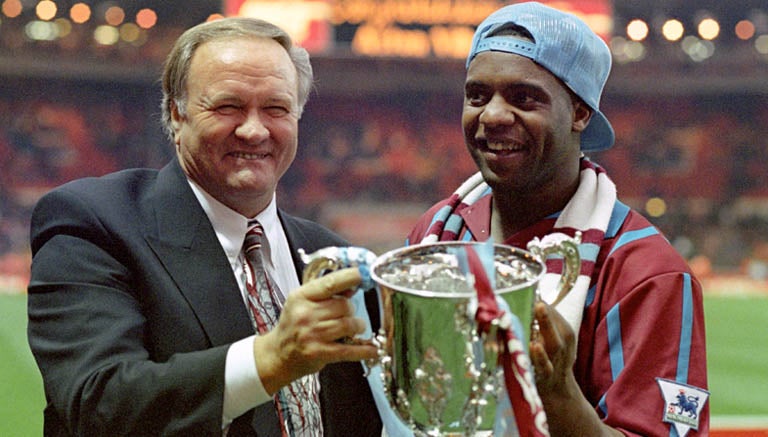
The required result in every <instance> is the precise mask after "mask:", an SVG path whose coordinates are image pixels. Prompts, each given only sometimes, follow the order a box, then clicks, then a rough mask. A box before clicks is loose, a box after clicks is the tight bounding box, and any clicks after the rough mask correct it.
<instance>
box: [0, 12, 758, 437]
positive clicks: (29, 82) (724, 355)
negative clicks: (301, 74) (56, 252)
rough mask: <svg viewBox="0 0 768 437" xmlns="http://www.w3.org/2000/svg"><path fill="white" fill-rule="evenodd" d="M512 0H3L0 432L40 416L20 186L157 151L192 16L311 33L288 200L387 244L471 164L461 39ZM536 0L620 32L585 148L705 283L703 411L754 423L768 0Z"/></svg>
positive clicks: (108, 167) (374, 244)
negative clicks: (598, 144)
mask: <svg viewBox="0 0 768 437" xmlns="http://www.w3.org/2000/svg"><path fill="white" fill-rule="evenodd" d="M505 3H509V2H500V1H493V0H412V1H404V0H326V1H322V0H316V1H309V0H308V1H301V0H291V1H252V0H223V1H212V0H183V1H166V0H164V1H149V0H110V1H101V0H42V1H39V0H0V347H2V348H3V352H2V356H3V358H2V359H0V389H1V390H2V391H0V435H20V436H25V435H40V434H41V428H40V412H41V409H42V404H43V400H42V393H41V382H40V377H39V374H38V373H37V370H36V369H35V367H34V364H33V361H32V358H31V355H30V354H29V351H28V347H27V345H26V336H25V332H24V330H25V326H26V321H25V313H24V311H25V307H24V306H25V301H26V299H25V296H24V290H25V287H26V283H27V281H28V275H29V273H28V272H29V263H30V254H29V246H28V234H29V232H28V226H29V215H30V212H31V208H32V207H33V206H34V203H35V202H36V200H37V199H38V198H39V197H40V195H41V194H43V193H44V192H46V191H47V190H49V189H51V188H52V187H54V186H56V185H59V184H61V183H63V182H65V181H67V180H70V179H72V178H76V177H82V176H88V175H100V174H104V173H107V172H110V171H113V170H117V169H120V168H126V167H136V166H149V167H159V166H162V165H163V164H165V162H167V160H168V159H170V157H171V156H172V155H171V153H172V148H171V146H170V144H169V143H168V141H167V140H166V138H165V136H164V134H163V132H162V130H161V128H160V125H159V122H158V119H159V102H160V93H159V86H158V81H157V80H158V77H159V73H160V68H161V63H162V60H163V58H164V56H165V54H166V53H167V51H168V49H169V47H170V44H171V43H172V41H173V40H174V39H175V38H176V37H177V36H178V35H179V34H180V33H181V32H182V31H183V30H184V29H186V28H188V27H189V26H191V25H194V24H196V23H199V22H202V21H205V20H209V19H215V18H216V17H219V16H223V15H238V14H239V15H253V16H259V17H261V18H264V19H267V20H270V21H273V22H275V23H277V24H280V25H282V26H284V27H285V28H286V29H289V30H290V31H291V33H292V34H293V36H294V38H295V39H296V40H297V41H299V42H300V43H301V44H302V45H303V46H304V47H306V48H307V49H308V50H309V51H310V53H311V54H312V56H313V65H314V66H315V72H316V78H317V82H316V89H315V92H314V93H313V95H312V96H311V98H310V101H309V104H308V105H307V108H306V111H305V115H304V118H303V119H302V122H301V134H300V138H301V145H300V150H299V156H298V157H297V160H296V162H295V164H294V166H293V168H292V169H291V170H290V172H289V174H288V175H287V176H286V178H285V179H284V180H283V183H282V186H281V187H280V203H281V205H282V206H283V207H284V208H286V209H287V210H289V211H291V212H294V213H296V214H299V215H304V216H307V217H310V218H314V219H316V220H318V221H321V222H323V223H325V224H327V225H328V226H330V227H332V228H335V229H337V230H338V231H339V232H341V233H343V234H344V235H346V236H347V237H348V238H349V239H350V240H351V241H352V242H353V243H354V244H357V245H361V246H366V247H369V248H371V249H373V250H375V251H377V252H381V251H384V250H387V249H390V248H394V247H398V246H400V245H401V244H402V242H403V239H404V236H405V234H406V232H407V231H408V230H409V229H410V226H411V224H412V223H413V222H414V220H415V218H416V217H417V216H418V215H419V214H420V213H421V212H423V211H424V209H425V208H426V207H427V206H429V205H430V204H431V203H432V202H434V201H436V200H438V199H440V198H442V197H443V196H445V195H447V194H449V193H450V192H451V191H452V190H453V189H455V188H456V187H457V186H458V184H459V183H460V182H461V181H463V180H464V179H465V178H466V177H467V176H468V175H469V174H471V173H472V172H473V171H474V165H473V164H472V161H471V160H470V159H469V158H468V156H466V153H465V151H464V146H463V143H462V137H461V128H460V125H459V119H460V113H461V100H462V83H463V75H464V65H463V59H464V57H465V55H466V53H467V51H468V46H469V42H470V39H471V35H472V32H473V29H474V26H475V25H477V24H478V23H479V22H480V21H481V20H482V18H484V17H485V16H486V15H487V14H488V13H490V12H491V11H493V10H495V9H497V8H498V7H500V6H501V5H502V4H505ZM545 3H549V4H551V5H552V6H555V7H558V8H561V9H565V10H569V11H572V12H574V13H576V14H578V15H580V16H581V17H583V18H584V19H585V20H586V21H587V22H588V23H589V24H590V26H592V27H593V28H594V29H595V30H596V31H597V32H598V33H599V34H600V35H601V36H602V37H603V38H604V39H605V40H606V42H608V44H609V46H610V47H611V50H612V52H613V55H614V67H613V72H612V75H611V78H610V79H609V81H608V84H607V86H606V90H605V94H604V98H603V102H602V106H603V109H604V112H605V113H606V114H607V116H608V117H609V118H610V119H611V121H612V123H613V125H614V128H615V129H616V137H617V141H616V145H615V147H614V148H613V149H611V150H609V151H606V152H600V153H596V154H593V155H592V158H593V159H594V160H596V161H597V162H599V163H600V164H602V165H603V166H605V167H606V168H607V169H608V171H609V172H610V174H611V175H612V176H613V178H614V179H615V181H616V183H617V185H618V188H619V192H620V195H621V196H622V197H623V198H624V200H625V201H626V202H628V203H630V204H631V205H632V206H634V207H636V208H637V209H639V210H641V211H643V212H644V213H645V214H646V215H647V216H648V217H649V218H650V219H651V220H652V221H653V222H654V223H655V224H656V225H657V226H659V227H660V228H661V229H662V230H663V231H664V232H666V234H667V235H668V236H669V238H670V240H671V242H672V243H673V244H674V245H675V246H676V247H677V248H678V250H679V251H680V253H681V254H682V255H683V256H685V257H686V258H687V259H688V260H689V261H690V263H691V265H692V266H693V268H694V269H695V270H696V272H697V274H698V276H699V278H700V279H701V280H702V282H703V283H704V286H705V292H706V293H707V296H706V310H707V317H708V319H707V324H708V342H709V349H708V353H709V363H710V364H709V365H710V369H711V374H710V375H711V387H710V390H711V392H712V397H711V399H710V403H711V404H710V405H711V408H712V412H713V415H714V416H715V417H714V420H713V424H714V428H715V432H716V433H719V434H720V435H740V436H766V435H768V371H766V370H765V364H764V363H765V362H766V361H768V171H767V170H766V162H768V0H729V1H727V2H726V1H721V0H643V1H634V0H613V1H611V0H562V1H545ZM715 432H713V434H714V433H715Z"/></svg>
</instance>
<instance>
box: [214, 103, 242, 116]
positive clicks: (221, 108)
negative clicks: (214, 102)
mask: <svg viewBox="0 0 768 437" xmlns="http://www.w3.org/2000/svg"><path fill="white" fill-rule="evenodd" d="M214 111H216V112H217V113H219V114H222V115H230V114H235V113H237V112H238V111H240V106H239V105H236V104H234V103H223V104H220V105H218V106H216V107H215V108H214Z"/></svg>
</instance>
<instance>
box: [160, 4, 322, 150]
mask: <svg viewBox="0 0 768 437" xmlns="http://www.w3.org/2000/svg"><path fill="white" fill-rule="evenodd" d="M231 38H254V39H256V38H267V39H271V40H273V41H276V42H277V43H279V44H280V45H281V46H282V47H283V48H284V49H285V51H286V52H287V53H288V56H289V57H290V59H291V62H292V63H293V65H294V67H295V68H296V76H297V82H298V84H297V85H298V90H297V97H298V104H299V116H301V113H302V112H303V111H304V105H305V104H306V103H307V100H309V93H310V91H311V89H312V83H313V80H314V79H313V73H312V64H311V63H310V60H309V54H308V53H307V51H306V50H305V49H303V48H301V47H298V46H295V45H294V44H293V41H292V40H291V37H290V35H288V33H287V32H286V31H284V30H283V29H281V28H280V27H278V26H275V25H274V24H272V23H269V22H267V21H264V20H259V19H256V18H245V17H231V18H221V19H218V20H213V21H209V22H206V23H202V24H198V25H197V26H194V27H192V28H190V29H188V30H187V31H185V32H184V33H183V34H182V35H181V36H180V37H179V38H178V39H177V40H176V42H175V43H174V45H173V48H172V49H171V52H170V53H169V54H168V57H167V58H166V60H165V64H164V66H163V75H162V88H163V101H162V123H163V127H164V128H165V130H166V132H167V134H168V136H169V137H170V138H171V139H172V140H173V136H174V132H173V126H172V124H171V111H172V106H173V105H176V107H177V109H178V111H179V113H180V114H181V115H186V103H187V102H186V99H187V80H188V78H189V67H190V64H191V61H192V56H193V55H194V54H195V51H196V50H197V49H198V48H199V47H200V46H201V45H203V44H205V43H207V42H210V41H216V40H222V39H231ZM254 56H259V55H258V54H254Z"/></svg>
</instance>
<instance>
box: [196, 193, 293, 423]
mask: <svg viewBox="0 0 768 437" xmlns="http://www.w3.org/2000/svg"><path fill="white" fill-rule="evenodd" d="M188 181H189V185H190V186H191V187H192V191H193V192H194V193H195V197H197V200H198V201H199V202H200V205H201V206H202V207H203V210H204V211H205V213H206V215H207V216H208V219H209V220H210V221H211V224H212V225H213V230H214V231H215V232H216V237H217V238H218V239H219V242H220V243H221V247H222V248H223V249H224V252H225V253H226V254H227V259H229V264H230V265H231V266H232V272H233V273H234V275H235V278H236V279H237V283H238V285H239V286H240V292H241V294H242V297H243V305H246V306H247V293H248V291H247V290H246V288H245V280H244V278H245V275H244V272H243V255H242V247H243V240H244V239H245V233H246V231H247V230H248V220H249V218H247V217H244V216H243V215H241V214H240V213H238V212H235V211H234V210H232V209H230V208H229V207H227V206H226V205H224V204H223V203H221V202H219V201H218V200H216V199H214V198H213V197H212V196H211V195H210V194H208V193H206V192H205V191H204V190H203V189H202V188H200V187H199V186H198V185H197V184H195V183H194V182H192V181H191V180H188ZM254 218H255V219H257V220H258V221H259V223H261V226H262V227H263V228H264V235H265V236H266V237H267V238H266V240H267V241H263V242H262V249H263V250H265V251H266V253H265V257H264V260H265V268H266V270H267V273H268V274H269V275H270V277H271V278H272V279H273V280H274V281H275V282H276V285H277V287H278V288H279V289H280V291H281V292H282V293H283V294H284V297H285V296H286V295H287V293H289V292H290V291H291V290H295V289H296V288H298V287H299V285H300V283H299V278H298V276H297V275H296V268H295V266H294V265H293V260H292V258H291V252H290V247H289V246H288V238H287V237H286V235H285V230H283V227H282V225H281V224H280V219H279V217H278V215H277V204H276V202H275V196H272V201H271V202H270V203H269V205H268V206H267V207H266V208H265V209H264V210H263V211H262V212H261V213H259V214H258V215H257V216H256V217H252V218H250V219H254ZM254 337H255V336H250V337H247V338H244V339H242V340H240V341H237V342H235V343H233V344H232V345H231V346H230V348H229V351H228V352H227V360H226V368H225V374H224V411H223V412H222V415H223V424H222V426H223V427H226V426H227V425H228V424H229V423H231V422H232V420H234V419H235V418H236V417H238V416H240V415H241V414H243V413H245V412H246V411H248V410H250V409H251V408H254V407H256V406H257V405H260V404H263V403H264V402H269V401H271V400H272V396H270V395H269V394H268V393H267V392H266V391H265V390H264V385H263V384H262V382H261V379H260V378H259V375H258V372H257V369H256V361H255V359H254V356H253V339H254Z"/></svg>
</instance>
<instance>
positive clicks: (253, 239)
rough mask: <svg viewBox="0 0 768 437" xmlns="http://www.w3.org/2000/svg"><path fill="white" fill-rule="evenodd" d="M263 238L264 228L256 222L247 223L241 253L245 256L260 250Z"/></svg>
mask: <svg viewBox="0 0 768 437" xmlns="http://www.w3.org/2000/svg"><path fill="white" fill-rule="evenodd" d="M263 236H264V228H262V227H261V223H259V222H257V221H255V220H254V221H252V222H248V231H247V232H246V233H245V241H244V242H243V251H244V252H245V253H246V254H249V253H250V252H252V251H254V250H259V249H261V238H262V237H263Z"/></svg>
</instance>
